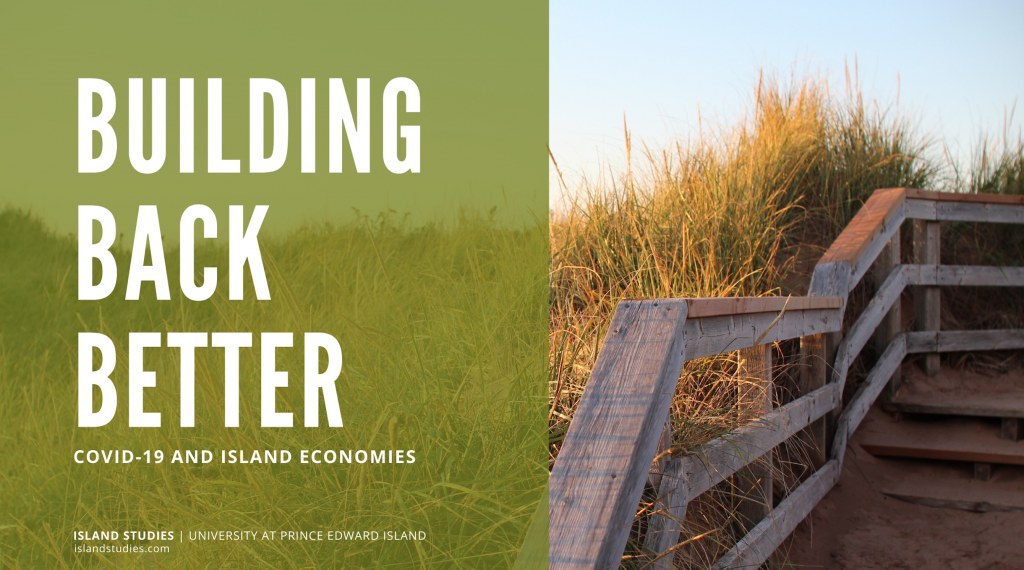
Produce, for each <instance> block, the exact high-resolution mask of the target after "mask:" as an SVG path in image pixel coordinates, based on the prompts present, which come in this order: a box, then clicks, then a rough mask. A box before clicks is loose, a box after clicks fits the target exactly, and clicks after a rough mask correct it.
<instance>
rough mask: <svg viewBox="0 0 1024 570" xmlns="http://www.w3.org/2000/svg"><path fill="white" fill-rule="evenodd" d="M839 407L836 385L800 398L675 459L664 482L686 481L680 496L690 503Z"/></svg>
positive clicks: (670, 464) (666, 470)
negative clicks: (683, 491)
mask: <svg viewBox="0 0 1024 570" xmlns="http://www.w3.org/2000/svg"><path fill="white" fill-rule="evenodd" d="M838 403H839V392H838V390H836V387H835V386H833V385H829V386H825V387H823V388H820V389H818V390H815V391H814V392H811V393H810V394H806V395H804V396H801V397H800V398H798V399H796V400H794V401H792V402H790V403H788V404H786V405H785V406H782V407H780V408H777V409H775V410H772V411H771V412H769V413H767V414H765V415H764V416H762V417H761V418H759V419H757V420H755V421H753V422H751V423H749V424H747V425H745V426H743V427H740V428H737V429H735V430H733V431H731V432H729V433H727V434H725V435H723V436H721V437H718V438H716V439H713V440H711V441H709V442H708V443H705V444H704V445H702V446H700V447H699V448H698V449H696V450H694V451H692V452H689V453H688V454H687V455H685V456H683V457H682V458H673V460H672V461H670V462H669V465H668V467H666V469H665V480H671V481H685V485H686V489H685V493H680V494H679V495H678V496H679V497H680V499H681V500H683V501H690V500H692V499H694V498H695V497H697V496H699V495H700V494H702V493H705V492H707V491H708V490H709V489H711V488H712V487H714V486H715V485H717V484H718V483H720V482H722V481H724V480H725V479H726V478H727V477H729V476H731V475H733V474H734V473H736V471H738V470H739V469H740V468H742V467H744V466H746V465H749V464H750V463H751V462H752V461H754V460H756V459H757V458H758V457H761V456H762V455H764V454H765V453H766V452H767V451H769V450H770V449H772V448H773V447H775V446H777V445H779V444H780V443H782V442H783V441H785V440H787V439H789V438H790V437H791V436H792V435H793V434H795V433H796V432H798V431H799V430H801V429H803V428H804V427H806V426H807V425H808V424H810V423H811V422H813V421H815V420H817V419H818V418H820V417H822V416H823V415H825V414H826V413H828V411H829V410H832V409H833V408H835V406H836V405H838Z"/></svg>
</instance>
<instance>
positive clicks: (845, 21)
mask: <svg viewBox="0 0 1024 570" xmlns="http://www.w3.org/2000/svg"><path fill="white" fill-rule="evenodd" d="M550 13H551V24H550V26H551V27H550V30H551V31H550V38H551V44H550V45H551V56H550V61H551V71H550V78H551V85H550V94H551V95H550V97H551V107H550V111H551V115H550V117H551V118H550V146H551V149H552V151H553V152H554V154H555V158H556V159H557V160H558V163H559V166H560V167H561V168H562V170H563V173H564V174H565V175H566V176H567V178H568V179H569V184H570V187H571V186H573V185H574V182H575V181H576V180H578V179H579V177H580V176H582V175H586V176H588V177H594V176H596V175H598V174H599V173H600V172H601V171H602V170H603V171H607V170H608V169H609V168H611V169H612V170H616V171H619V170H621V167H622V164H623V154H624V153H623V147H624V145H623V135H622V119H623V115H625V116H626V118H627V120H628V123H629V127H630V130H631V131H632V135H633V139H634V145H636V144H637V142H638V141H640V140H642V141H644V142H646V143H647V144H648V145H651V146H653V147H655V148H658V147H662V146H664V145H666V144H668V143H670V142H671V141H673V140H677V139H684V140H685V138H686V137H687V136H689V135H692V134H694V133H695V132H696V127H697V119H698V111H699V113H700V116H701V117H702V120H703V122H704V124H705V125H706V126H712V127H718V126H723V125H724V126H728V125H732V124H734V123H736V122H737V121H738V120H740V119H741V118H742V116H743V114H744V113H745V112H746V111H748V110H749V109H750V108H751V106H750V102H751V99H752V95H753V90H754V87H755V85H756V82H757V77H758V71H759V70H760V69H762V68H763V69H764V70H765V71H766V72H769V73H773V74H775V75H777V76H779V77H780V78H783V79H785V78H788V77H790V76H796V77H803V76H808V75H809V76H815V77H820V78H825V79H827V80H828V82H829V84H830V86H831V89H832V91H833V92H835V93H841V92H842V90H843V89H844V80H843V75H844V65H845V64H846V63H847V62H848V63H849V64H850V66H851V67H852V66H853V62H854V60H855V59H856V61H857V66H858V69H859V77H860V84H861V88H862V91H863V93H864V97H865V100H869V101H870V100H874V101H877V102H878V104H880V105H881V106H883V107H889V106H892V105H896V107H895V109H896V111H897V112H899V113H900V114H902V115H904V116H906V117H908V118H909V119H911V120H913V122H914V124H915V125H916V127H917V129H918V131H919V132H921V133H922V134H924V135H927V136H931V137H933V138H934V139H937V140H942V141H945V142H946V143H947V144H948V145H949V146H950V148H951V150H952V151H953V152H954V153H956V154H961V155H967V154H969V153H970V151H971V148H972V147H973V146H974V144H975V143H976V142H977V140H978V137H979V135H980V133H981V132H983V131H986V132H988V133H990V134H991V135H992V136H994V137H1002V134H1003V131H1004V127H1005V126H1008V127H1009V130H1010V131H1011V134H1012V138H1013V140H1016V138H1017V136H1018V133H1020V129H1021V125H1022V117H1021V115H1022V114H1024V108H1019V109H1017V111H1016V113H1015V114H1014V116H1013V119H1012V121H1011V122H1010V123H1009V124H1007V122H1006V117H1007V115H1008V114H1009V113H1010V112H1011V111H1012V110H1013V108H1014V106H1015V105H1017V106H1024V100H1022V98H1024V97H1022V96H1024V2H1022V1H1020V0H979V1H971V2H967V1H961V2H953V1H946V0H942V1H938V0H936V1H930V2H891V1H890V2H878V1H861V2H850V3H848V4H847V5H843V6H840V5H839V4H838V3H836V2H812V1H799V2H798V1H790V2H754V1H743V2H740V1H722V2H689V1H687V2H668V1H657V2H656V1H636V2H626V1H620V2H609V1H561V0H552V2H551V12H550ZM897 96H898V104H897ZM940 150H941V149H940ZM551 193H552V204H557V200H558V196H559V194H560V192H559V190H558V188H557V185H555V184H552V187H551Z"/></svg>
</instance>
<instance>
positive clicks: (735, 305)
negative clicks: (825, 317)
mask: <svg viewBox="0 0 1024 570" xmlns="http://www.w3.org/2000/svg"><path fill="white" fill-rule="evenodd" d="M686 306H687V311H686V315H687V317H686V318H687V319H691V320H692V319H698V318H704V317H720V316H724V315H741V314H746V313H778V312H780V311H783V310H785V311H805V310H808V309H839V308H841V307H842V306H843V299H842V298H841V297H697V298H692V299H686Z"/></svg>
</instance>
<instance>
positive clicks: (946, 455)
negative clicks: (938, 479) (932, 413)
mask: <svg viewBox="0 0 1024 570" xmlns="http://www.w3.org/2000/svg"><path fill="white" fill-rule="evenodd" d="M882 416H884V414H882ZM859 441H860V446H861V447H863V448H864V449H865V450H867V451H868V452H869V453H871V454H873V455H876V456H881V457H906V458H911V459H937V460H942V461H962V462H966V463H996V464H1006V465H1024V441H1009V440H1007V439H1001V438H1000V437H999V427H998V426H997V425H994V424H992V423H990V422H986V421H984V420H977V419H968V418H947V419H942V420H932V421H927V422H925V421H902V422H896V421H893V420H892V419H891V418H888V417H879V418H877V421H872V422H871V423H870V424H868V425H866V426H865V427H864V428H863V431H862V434H861V435H860V436H859Z"/></svg>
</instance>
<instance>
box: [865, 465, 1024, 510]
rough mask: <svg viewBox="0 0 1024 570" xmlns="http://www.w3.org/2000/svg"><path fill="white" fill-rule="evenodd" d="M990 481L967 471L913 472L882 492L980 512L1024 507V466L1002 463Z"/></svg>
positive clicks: (1021, 508) (943, 506)
mask: <svg viewBox="0 0 1024 570" xmlns="http://www.w3.org/2000/svg"><path fill="white" fill-rule="evenodd" d="M1002 470H1003V472H1001V473H1000V472H998V470H997V473H996V476H995V477H994V478H993V479H992V480H990V481H977V480H973V479H971V476H970V475H969V474H967V473H965V472H964V473H960V472H957V473H949V472H947V473H943V475H942V476H935V474H930V476H923V475H921V474H914V475H910V476H908V477H904V478H902V479H900V480H899V481H896V482H894V483H892V484H890V485H888V486H887V487H884V488H883V489H882V492H883V493H885V494H886V495H889V496H890V497H895V498H897V499H901V500H904V501H908V502H911V503H916V504H919V505H926V506H929V507H942V508H952V509H960V510H964V511H973V512H979V513H986V512H993V511H1024V470H1021V468H1020V467H1003V468H1002Z"/></svg>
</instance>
